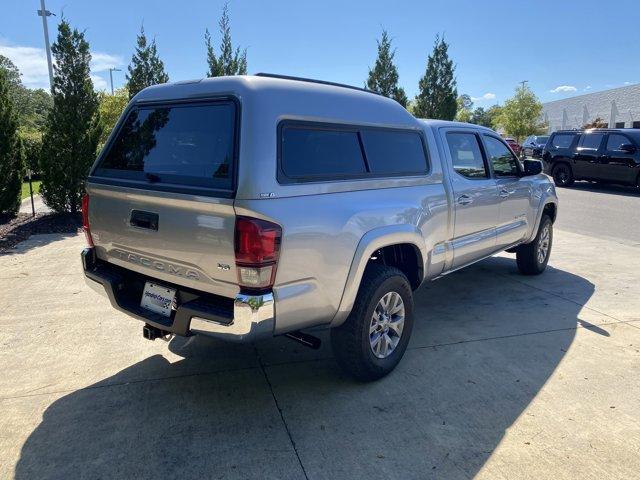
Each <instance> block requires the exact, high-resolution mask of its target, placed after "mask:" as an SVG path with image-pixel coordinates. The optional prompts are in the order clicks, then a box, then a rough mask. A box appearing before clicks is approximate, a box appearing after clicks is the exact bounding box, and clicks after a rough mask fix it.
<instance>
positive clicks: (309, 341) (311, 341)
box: [284, 332, 322, 350]
mask: <svg viewBox="0 0 640 480" xmlns="http://www.w3.org/2000/svg"><path fill="white" fill-rule="evenodd" d="M284 336H285V337H287V338H290V339H291V340H294V341H296V342H298V343H301V344H302V345H304V346H305V347H309V348H313V349H314V350H318V349H319V348H320V345H322V341H321V340H320V339H319V338H318V337H314V336H313V335H309V334H307V333H302V332H289V333H285V334H284Z"/></svg>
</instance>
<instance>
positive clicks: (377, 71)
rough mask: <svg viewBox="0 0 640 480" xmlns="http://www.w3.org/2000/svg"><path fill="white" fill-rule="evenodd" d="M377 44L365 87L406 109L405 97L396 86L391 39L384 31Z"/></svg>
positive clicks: (396, 73)
mask: <svg viewBox="0 0 640 480" xmlns="http://www.w3.org/2000/svg"><path fill="white" fill-rule="evenodd" d="M376 41H377V43H378V58H376V63H375V65H374V67H373V69H369V78H367V83H366V86H367V88H368V89H369V90H373V91H375V92H378V93H380V94H382V95H384V96H385V97H389V98H393V99H394V100H395V101H396V102H398V103H399V104H400V105H402V106H403V107H405V108H406V107H407V95H406V94H405V93H404V89H403V88H402V87H399V86H398V69H397V68H396V66H395V65H394V63H393V57H394V56H395V54H396V51H395V49H394V50H391V39H390V38H389V34H388V33H387V31H386V30H382V38H381V39H380V40H376Z"/></svg>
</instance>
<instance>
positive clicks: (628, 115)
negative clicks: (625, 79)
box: [542, 84, 640, 132]
mask: <svg viewBox="0 0 640 480" xmlns="http://www.w3.org/2000/svg"><path fill="white" fill-rule="evenodd" d="M598 117H599V118H600V119H602V120H603V121H605V122H607V123H608V124H609V128H640V84H637V85H628V86H626V87H620V88H613V89H611V90H605V91H602V92H593V93H587V94H586V95H578V96H577V97H571V98H565V99H563V100H556V101H554V102H548V103H543V104H542V119H543V120H544V121H545V122H547V124H548V125H549V132H553V131H555V130H561V129H570V128H580V127H582V126H583V125H584V124H585V123H589V122H592V121H593V120H595V119H596V118H598Z"/></svg>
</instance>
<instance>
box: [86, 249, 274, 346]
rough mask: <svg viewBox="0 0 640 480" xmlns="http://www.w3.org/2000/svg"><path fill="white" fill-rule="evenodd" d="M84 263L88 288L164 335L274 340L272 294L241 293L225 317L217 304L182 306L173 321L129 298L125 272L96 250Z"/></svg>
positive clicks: (89, 252)
mask: <svg viewBox="0 0 640 480" xmlns="http://www.w3.org/2000/svg"><path fill="white" fill-rule="evenodd" d="M82 263H83V268H84V273H85V280H86V283H87V285H88V286H89V287H91V288H92V289H93V290H95V291H96V292H98V293H100V294H102V295H106V296H107V298H108V299H109V301H110V302H111V305H112V306H113V307H114V308H115V309H117V310H120V311H121V312H124V313H126V314H128V315H130V316H132V317H133V318H137V319H138V320H141V321H143V322H145V323H146V324H149V325H151V326H153V327H156V328H158V329H160V330H162V331H164V332H168V333H175V334H176V335H182V336H188V335H194V334H197V335H206V336H209V337H214V338H219V339H221V340H226V341H230V342H251V341H253V340H256V339H259V338H269V337H272V336H273V333H274V327H275V302H274V299H273V294H272V293H271V292H268V293H264V294H261V295H246V294H242V293H239V294H237V295H236V297H235V299H234V302H233V312H231V309H230V308H229V309H227V310H225V311H224V312H223V314H221V313H220V312H219V311H216V309H215V307H216V306H218V304H217V303H216V302H211V303H210V304H209V308H207V305H206V301H204V302H199V303H196V304H194V303H193V302H187V303H182V304H179V305H178V307H177V309H176V311H175V312H174V314H173V315H172V318H166V317H162V316H159V315H158V314H156V313H153V312H149V311H148V310H146V309H143V308H141V307H140V304H139V300H135V299H131V298H128V296H127V295H126V290H127V289H126V286H125V284H126V282H125V281H123V278H122V275H121V272H118V270H114V267H113V266H112V265H110V264H108V263H105V262H100V261H98V260H97V259H96V256H95V252H94V250H93V249H92V248H86V249H84V250H83V252H82ZM128 273H132V272H128ZM132 274H133V275H135V273H134V272H133V273H132ZM123 287H124V288H123ZM175 288H178V289H179V288H180V287H179V286H175ZM129 297H130V296H129ZM203 304H204V305H203ZM229 307H230V305H229Z"/></svg>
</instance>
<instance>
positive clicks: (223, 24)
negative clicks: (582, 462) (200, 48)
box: [204, 3, 247, 77]
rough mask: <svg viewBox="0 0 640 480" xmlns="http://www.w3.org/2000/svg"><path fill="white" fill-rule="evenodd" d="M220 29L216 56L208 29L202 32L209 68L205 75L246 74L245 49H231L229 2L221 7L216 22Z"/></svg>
mask: <svg viewBox="0 0 640 480" xmlns="http://www.w3.org/2000/svg"><path fill="white" fill-rule="evenodd" d="M218 28H219V30H220V36H221V37H222V40H221V41H220V53H219V55H218V56H216V52H215V49H214V47H213V44H212V43H211V34H210V33H209V29H206V30H205V32H204V43H205V45H206V47H207V64H208V65H209V70H208V71H207V77H222V76H224V75H246V74H247V49H246V48H245V49H244V50H242V51H241V50H240V47H236V49H235V51H234V50H233V44H232V43H231V24H230V21H229V4H227V3H225V4H224V7H222V17H220V21H219V22H218Z"/></svg>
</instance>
